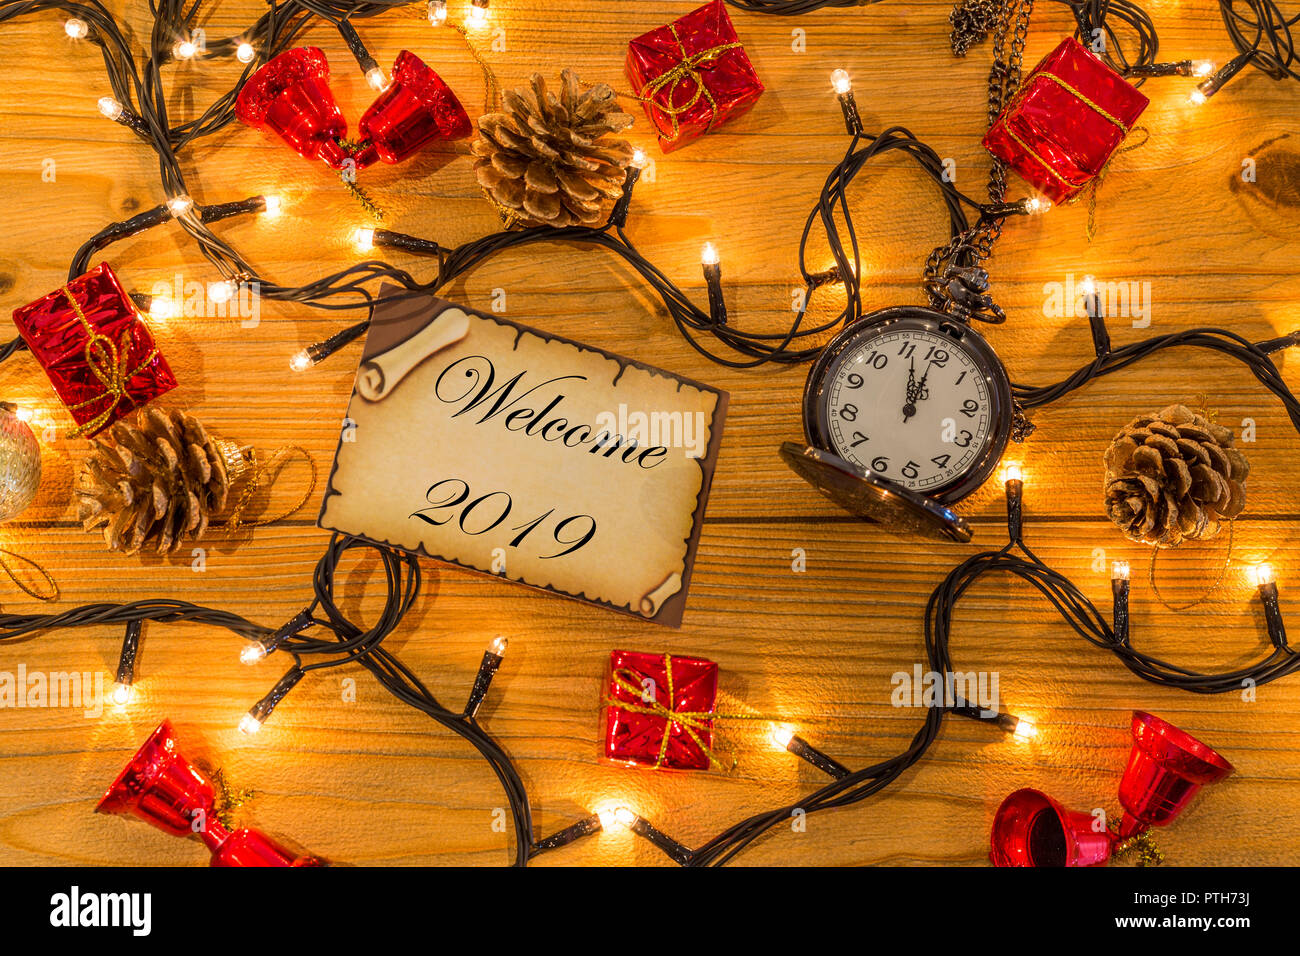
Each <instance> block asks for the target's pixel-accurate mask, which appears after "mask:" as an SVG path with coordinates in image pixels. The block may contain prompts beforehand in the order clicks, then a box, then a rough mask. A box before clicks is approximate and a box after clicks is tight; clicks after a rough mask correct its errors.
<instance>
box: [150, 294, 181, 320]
mask: <svg viewBox="0 0 1300 956" xmlns="http://www.w3.org/2000/svg"><path fill="white" fill-rule="evenodd" d="M149 316H150V318H154V319H171V318H175V316H176V303H175V302H173V301H172V300H171V298H169V297H168V296H165V295H163V296H160V295H156V296H154V297H153V300H152V301H151V302H150V303H149Z"/></svg>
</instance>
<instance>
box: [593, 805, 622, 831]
mask: <svg viewBox="0 0 1300 956" xmlns="http://www.w3.org/2000/svg"><path fill="white" fill-rule="evenodd" d="M596 816H597V817H599V818H600V828H601V829H602V830H612V829H614V827H616V826H618V810H617V809H616V808H615V807H604V808H602V809H600V810H597V811H596Z"/></svg>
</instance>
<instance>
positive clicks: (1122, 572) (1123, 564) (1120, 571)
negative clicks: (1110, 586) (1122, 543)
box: [1110, 561, 1132, 581]
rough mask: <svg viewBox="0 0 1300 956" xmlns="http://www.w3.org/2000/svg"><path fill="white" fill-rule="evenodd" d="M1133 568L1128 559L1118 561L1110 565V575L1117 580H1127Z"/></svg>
mask: <svg viewBox="0 0 1300 956" xmlns="http://www.w3.org/2000/svg"><path fill="white" fill-rule="evenodd" d="M1131 573H1132V570H1131V569H1130V568H1129V564H1128V562H1127V561H1116V562H1115V563H1114V564H1112V565H1111V566H1110V576H1111V577H1112V578H1114V579H1115V580H1116V581H1127V580H1128V579H1129V575H1130V574H1131Z"/></svg>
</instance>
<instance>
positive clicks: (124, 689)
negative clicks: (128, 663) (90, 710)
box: [113, 683, 131, 707]
mask: <svg viewBox="0 0 1300 956" xmlns="http://www.w3.org/2000/svg"><path fill="white" fill-rule="evenodd" d="M130 700H131V685H130V684H121V683H118V684H114V685H113V703H114V704H116V705H117V706H118V707H125V706H126V705H127V703H129V702H130Z"/></svg>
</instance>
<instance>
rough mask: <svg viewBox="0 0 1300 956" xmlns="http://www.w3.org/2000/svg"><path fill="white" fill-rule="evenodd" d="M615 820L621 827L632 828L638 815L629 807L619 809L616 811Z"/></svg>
mask: <svg viewBox="0 0 1300 956" xmlns="http://www.w3.org/2000/svg"><path fill="white" fill-rule="evenodd" d="M614 819H615V820H616V821H617V822H618V824H619V825H620V826H625V827H630V826H631V825H632V824H634V823H636V814H635V813H633V812H632V811H631V810H629V809H628V808H627V807H619V808H618V809H617V810H615V811H614Z"/></svg>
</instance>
